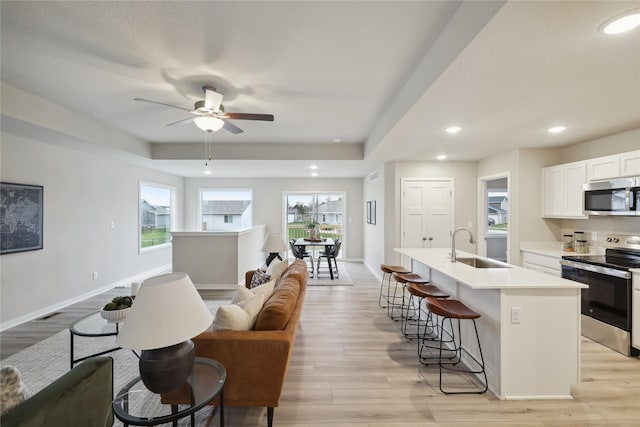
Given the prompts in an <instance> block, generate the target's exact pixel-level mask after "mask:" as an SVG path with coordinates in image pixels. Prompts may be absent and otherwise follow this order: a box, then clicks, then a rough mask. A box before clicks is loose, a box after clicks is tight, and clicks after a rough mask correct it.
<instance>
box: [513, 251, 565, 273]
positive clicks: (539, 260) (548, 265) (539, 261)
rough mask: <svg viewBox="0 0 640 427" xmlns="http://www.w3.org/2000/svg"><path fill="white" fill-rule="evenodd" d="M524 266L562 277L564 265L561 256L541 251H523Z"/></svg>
mask: <svg viewBox="0 0 640 427" xmlns="http://www.w3.org/2000/svg"><path fill="white" fill-rule="evenodd" d="M521 253H522V266H523V267H524V268H528V269H529V270H535V271H540V272H542V273H544V274H549V275H551V276H557V277H562V266H561V265H560V257H559V256H548V255H542V254H540V253H531V252H526V251H522V252H521Z"/></svg>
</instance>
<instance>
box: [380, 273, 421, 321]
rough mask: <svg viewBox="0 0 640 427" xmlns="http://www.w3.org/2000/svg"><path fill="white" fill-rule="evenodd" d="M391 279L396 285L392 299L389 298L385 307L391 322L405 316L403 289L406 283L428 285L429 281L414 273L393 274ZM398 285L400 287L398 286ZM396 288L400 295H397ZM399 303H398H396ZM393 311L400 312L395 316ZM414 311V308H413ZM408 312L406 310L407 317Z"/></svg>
mask: <svg viewBox="0 0 640 427" xmlns="http://www.w3.org/2000/svg"><path fill="white" fill-rule="evenodd" d="M393 279H394V280H395V281H396V285H395V287H394V289H393V297H391V298H389V305H388V307H387V310H388V311H387V314H388V315H389V317H390V318H392V319H393V320H398V319H403V318H404V316H405V312H404V311H405V288H406V286H407V283H409V282H413V283H421V284H426V283H429V279H425V278H424V277H422V276H420V275H419V274H416V273H393ZM398 284H400V285H402V286H398ZM398 288H400V293H401V294H400V295H398ZM398 301H400V303H398ZM395 309H399V310H400V315H399V316H396V315H395V314H394V311H395ZM414 310H415V307H414ZM408 312H409V310H408V309H407V313H406V314H407V315H408Z"/></svg>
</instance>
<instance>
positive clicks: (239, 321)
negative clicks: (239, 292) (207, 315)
mask: <svg viewBox="0 0 640 427" xmlns="http://www.w3.org/2000/svg"><path fill="white" fill-rule="evenodd" d="M263 302H264V297H263V296H262V295H254V296H253V297H251V298H248V299H245V300H244V301H240V302H239V303H238V304H227V305H223V306H221V307H220V308H219V309H218V311H216V317H215V318H214V319H213V330H214V331H220V330H224V329H230V330H233V331H248V330H249V329H251V328H253V325H254V323H255V321H256V318H257V317H258V313H259V312H260V310H261V309H262V304H263Z"/></svg>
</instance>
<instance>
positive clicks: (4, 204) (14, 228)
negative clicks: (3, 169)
mask: <svg viewBox="0 0 640 427" xmlns="http://www.w3.org/2000/svg"><path fill="white" fill-rule="evenodd" d="M43 201H44V187H42V186H41V185H26V184H13V183H8V182H2V183H0V202H1V203H0V255H2V254H9V253H14V252H24V251H35V250H38V249H42V247H43V227H42V223H43Z"/></svg>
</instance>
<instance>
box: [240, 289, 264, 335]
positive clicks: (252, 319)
mask: <svg viewBox="0 0 640 427" xmlns="http://www.w3.org/2000/svg"><path fill="white" fill-rule="evenodd" d="M263 304H264V296H263V295H262V294H258V295H255V296H253V297H252V298H249V299H246V300H244V301H241V302H239V303H238V304H237V305H238V307H240V308H242V309H243V310H244V311H246V312H247V314H248V315H249V329H253V325H255V323H256V318H257V317H258V313H260V310H262V305H263Z"/></svg>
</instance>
